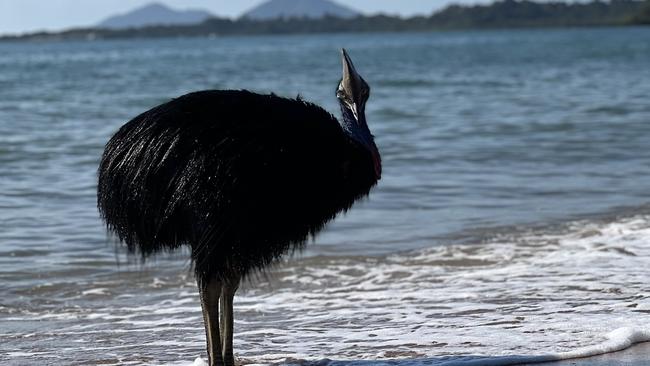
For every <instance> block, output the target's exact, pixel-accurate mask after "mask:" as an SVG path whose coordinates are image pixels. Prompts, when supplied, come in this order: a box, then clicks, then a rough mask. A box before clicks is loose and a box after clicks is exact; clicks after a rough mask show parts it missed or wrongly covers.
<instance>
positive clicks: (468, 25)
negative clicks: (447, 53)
mask: <svg viewBox="0 0 650 366" xmlns="http://www.w3.org/2000/svg"><path fill="white" fill-rule="evenodd" d="M625 25H650V0H642V1H640V0H611V1H606V2H605V1H600V0H595V1H591V2H588V3H582V2H575V3H567V2H536V1H530V0H500V1H497V2H494V3H492V4H489V5H472V6H465V5H450V6H448V7H446V8H444V9H443V10H441V11H438V12H435V13H433V14H432V15H430V16H416V17H411V18H402V17H397V16H388V15H374V16H359V17H356V18H347V19H343V18H336V17H324V18H320V19H309V18H290V19H275V20H265V21H256V20H249V19H245V18H242V19H237V20H233V19H227V18H211V19H208V20H206V21H204V22H203V23H200V24H196V25H186V26H149V27H143V28H131V29H124V30H109V29H100V28H84V29H81V28H79V29H71V30H67V31H63V32H57V33H48V32H39V33H32V34H25V35H18V36H5V37H2V39H4V40H38V39H45V40H57V39H123V38H162V37H198V36H224V35H255V34H298V33H334V32H400V31H433V30H454V29H499V28H543V27H586V26H625Z"/></svg>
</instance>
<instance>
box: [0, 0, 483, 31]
mask: <svg viewBox="0 0 650 366" xmlns="http://www.w3.org/2000/svg"><path fill="white" fill-rule="evenodd" d="M154 1H155V2H159V3H164V4H166V5H168V6H170V7H172V8H175V9H192V8H194V9H196V8H198V9H205V10H208V11H210V12H211V13H213V14H215V15H220V16H227V17H237V16H239V15H241V14H242V13H244V12H245V11H247V10H249V9H250V8H252V7H254V6H256V5H258V4H261V3H262V2H264V0H236V1H233V0H0V34H17V33H24V32H33V31H37V30H62V29H66V28H71V27H83V26H92V25H94V24H97V23H99V22H100V21H102V20H103V19H105V18H107V17H109V16H111V15H115V14H118V13H124V12H128V11H130V10H132V9H134V8H137V7H139V6H143V5H146V4H148V3H151V2H154ZM338 2H339V3H340V4H344V5H347V6H350V7H352V8H355V9H357V10H360V11H361V12H363V13H365V14H373V13H379V12H382V13H387V14H399V15H403V16H410V15H414V14H430V13H431V12H433V11H434V10H437V9H440V8H442V7H444V6H445V5H447V4H449V3H451V2H456V3H459V2H460V3H467V2H470V1H468V0H464V1H463V0H461V1H453V0H338ZM472 2H474V1H472Z"/></svg>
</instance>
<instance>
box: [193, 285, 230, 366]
mask: <svg viewBox="0 0 650 366" xmlns="http://www.w3.org/2000/svg"><path fill="white" fill-rule="evenodd" d="M197 283H198V285H199V293H200V294H201V308H202V309H203V323H204V325H205V337H206V340H207V342H208V362H209V365H210V366H223V365H224V363H223V356H222V354H221V338H220V333H221V332H220V331H219V297H221V286H222V282H221V281H220V280H217V279H212V280H207V281H202V280H200V279H199V280H197Z"/></svg>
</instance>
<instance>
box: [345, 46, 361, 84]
mask: <svg viewBox="0 0 650 366" xmlns="http://www.w3.org/2000/svg"><path fill="white" fill-rule="evenodd" d="M341 57H342V62H343V85H344V86H345V87H346V88H347V87H348V86H350V87H352V86H353V85H354V84H355V82H356V81H358V80H359V79H360V78H361V77H360V76H359V74H358V73H357V70H356V69H355V68H354V64H353V63H352V60H351V59H350V55H348V51H346V50H345V48H342V49H341ZM348 91H350V92H352V91H354V90H348Z"/></svg>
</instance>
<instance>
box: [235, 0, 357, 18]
mask: <svg viewBox="0 0 650 366" xmlns="http://www.w3.org/2000/svg"><path fill="white" fill-rule="evenodd" d="M327 15H330V16H335V17H338V18H354V17H356V16H359V15H361V14H360V13H359V12H358V11H356V10H353V9H351V8H348V7H346V6H343V5H340V4H337V3H335V2H333V1H329V0H270V1H267V2H265V3H263V4H261V5H259V6H257V7H255V8H253V9H251V10H249V11H248V12H246V13H245V14H244V15H242V18H246V19H251V20H271V19H279V18H284V19H287V18H312V19H316V18H323V17H325V16H327Z"/></svg>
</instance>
